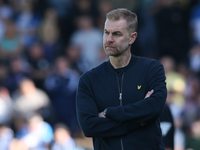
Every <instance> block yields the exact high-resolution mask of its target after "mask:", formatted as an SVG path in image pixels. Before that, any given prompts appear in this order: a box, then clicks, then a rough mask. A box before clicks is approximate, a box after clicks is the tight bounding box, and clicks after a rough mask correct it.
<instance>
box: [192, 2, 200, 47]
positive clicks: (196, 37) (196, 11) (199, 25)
mask: <svg viewBox="0 0 200 150" xmlns="http://www.w3.org/2000/svg"><path fill="white" fill-rule="evenodd" d="M190 28H191V30H192V40H193V42H194V43H195V42H196V43H199V44H200V1H199V2H198V3H197V4H196V5H195V6H193V8H192V9H191V14H190Z"/></svg>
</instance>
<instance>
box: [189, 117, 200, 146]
mask: <svg viewBox="0 0 200 150" xmlns="http://www.w3.org/2000/svg"><path fill="white" fill-rule="evenodd" d="M186 148H187V149H186V150H198V149H199V148H200V120H196V121H194V122H193V123H192V124H191V134H190V135H189V136H188V137H187V141H186Z"/></svg>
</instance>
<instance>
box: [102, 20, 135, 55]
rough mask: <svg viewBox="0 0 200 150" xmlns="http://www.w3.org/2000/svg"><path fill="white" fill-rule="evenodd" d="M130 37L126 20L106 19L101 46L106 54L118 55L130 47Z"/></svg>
mask: <svg viewBox="0 0 200 150" xmlns="http://www.w3.org/2000/svg"><path fill="white" fill-rule="evenodd" d="M130 44H132V43H130V37H129V34H128V31H127V29H126V20H125V19H120V20H118V21H113V20H108V19H107V20H106V22H105V27H104V35H103V47H104V51H105V53H106V55H108V56H119V55H121V54H122V53H123V52H124V51H126V50H127V49H128V48H130Z"/></svg>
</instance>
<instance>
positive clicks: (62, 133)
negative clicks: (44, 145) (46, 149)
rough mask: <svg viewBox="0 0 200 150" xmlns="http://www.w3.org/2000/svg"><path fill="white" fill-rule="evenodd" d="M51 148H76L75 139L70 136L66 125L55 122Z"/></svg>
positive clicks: (66, 149) (58, 149)
mask: <svg viewBox="0 0 200 150" xmlns="http://www.w3.org/2000/svg"><path fill="white" fill-rule="evenodd" d="M51 150H77V149H76V145H75V141H74V139H73V138H72V137H71V133H70V131H69V129H68V127H67V126H66V125H64V124H56V126H55V128H54V142H53V144H52V146H51Z"/></svg>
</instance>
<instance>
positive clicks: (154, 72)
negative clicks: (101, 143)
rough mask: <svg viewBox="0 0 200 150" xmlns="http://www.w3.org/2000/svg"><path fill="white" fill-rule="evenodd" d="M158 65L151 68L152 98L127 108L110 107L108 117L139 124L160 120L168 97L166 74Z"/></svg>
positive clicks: (149, 86) (149, 84) (149, 83)
mask: <svg viewBox="0 0 200 150" xmlns="http://www.w3.org/2000/svg"><path fill="white" fill-rule="evenodd" d="M154 63H156V64H155V65H154V67H152V68H150V71H149V74H148V75H149V76H148V89H149V91H150V90H151V89H153V90H154V92H153V93H152V94H151V96H150V97H146V98H144V99H143V100H140V101H138V102H136V103H131V104H129V105H126V106H118V107H108V108H107V114H106V117H107V118H110V119H113V120H115V121H119V122H126V121H131V122H134V123H137V124H141V123H146V122H149V121H152V120H156V119H157V118H159V116H160V115H161V113H162V111H163V107H164V104H165V101H166V97H167V90H166V83H165V79H166V78H165V73H164V69H163V66H162V65H161V64H160V63H158V62H154Z"/></svg>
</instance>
